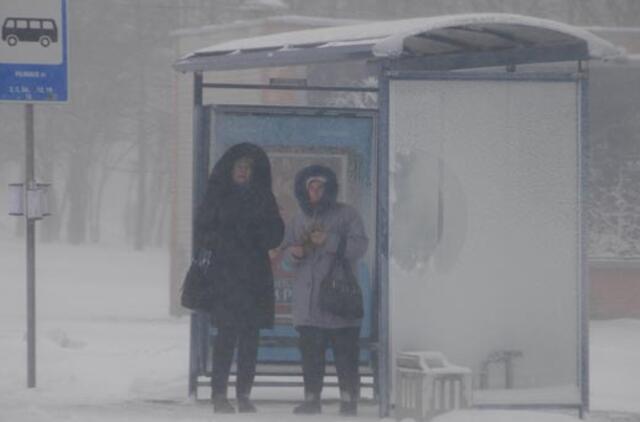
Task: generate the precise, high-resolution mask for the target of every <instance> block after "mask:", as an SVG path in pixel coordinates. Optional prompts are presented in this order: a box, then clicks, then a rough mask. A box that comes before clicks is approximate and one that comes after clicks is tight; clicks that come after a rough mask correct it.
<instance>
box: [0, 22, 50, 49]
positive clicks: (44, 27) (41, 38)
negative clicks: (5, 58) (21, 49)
mask: <svg viewBox="0 0 640 422" xmlns="http://www.w3.org/2000/svg"><path fill="white" fill-rule="evenodd" d="M2 41H5V42H6V43H7V44H9V45H10V46H11V47H14V46H15V45H16V44H18V41H20V42H25V41H26V42H39V43H40V45H41V46H43V47H48V46H49V44H51V43H53V42H58V27H57V25H56V21H54V20H53V19H44V18H7V19H5V20H4V23H3V24H2Z"/></svg>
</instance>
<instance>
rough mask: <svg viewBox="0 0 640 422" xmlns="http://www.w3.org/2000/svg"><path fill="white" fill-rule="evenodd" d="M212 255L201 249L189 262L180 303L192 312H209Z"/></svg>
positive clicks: (212, 287) (212, 297)
mask: <svg viewBox="0 0 640 422" xmlns="http://www.w3.org/2000/svg"><path fill="white" fill-rule="evenodd" d="M212 261H213V253H212V252H211V251H210V250H208V249H201V250H199V251H198V253H197V254H196V256H195V257H194V258H193V259H192V260H191V265H190V266H189V270H188V271H187V274H186V275H185V277H184V281H183V282H182V288H181V289H180V303H181V304H182V306H184V307H185V308H187V309H191V310H192V311H202V312H211V310H212V308H213V299H214V293H213V289H214V280H213V278H212V277H211V274H210V273H211V271H210V270H211V266H212V265H213V262H212Z"/></svg>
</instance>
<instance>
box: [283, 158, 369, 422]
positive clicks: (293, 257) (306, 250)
mask: <svg viewBox="0 0 640 422" xmlns="http://www.w3.org/2000/svg"><path fill="white" fill-rule="evenodd" d="M337 194H338V183H337V180H336V175H335V173H334V172H333V171H332V170H331V169H329V168H328V167H324V166H321V165H312V166H309V167H306V168H304V169H302V170H301V171H300V172H299V173H298V174H297V175H296V180H295V195H296V199H297V200H298V204H299V206H300V212H299V213H297V214H296V215H295V216H294V217H293V218H292V220H291V222H290V224H289V225H288V226H287V228H286V231H285V238H284V241H283V243H282V245H281V247H282V248H283V249H285V262H287V263H288V264H289V265H290V266H291V267H292V268H293V269H294V272H295V280H294V283H293V323H294V325H295V327H296V329H297V331H298V332H299V334H300V338H299V348H300V353H301V355H302V370H303V378H304V389H305V400H304V402H303V403H301V404H300V405H298V406H296V408H295V409H294V413H296V414H313V413H320V412H321V410H322V409H321V402H320V397H321V392H322V386H323V378H324V371H325V351H326V348H327V346H328V345H330V346H331V347H332V349H333V354H334V358H335V365H336V370H337V372H338V382H339V385H340V413H341V414H343V415H355V414H356V413H357V399H358V395H359V387H360V375H359V373H358V365H359V346H358V340H359V337H360V325H361V320H359V319H354V320H349V319H344V318H341V317H338V316H335V315H332V314H330V313H328V312H326V311H324V310H323V309H321V308H320V306H319V291H320V283H321V282H322V280H323V279H324V278H325V276H326V275H327V274H328V272H329V271H330V269H331V266H332V264H333V262H334V260H335V258H336V252H337V250H338V245H339V243H340V241H341V239H342V238H344V241H345V242H346V245H345V252H344V255H345V257H346V258H347V259H348V260H349V261H350V263H351V266H352V268H356V265H357V261H358V259H360V258H361V257H362V256H363V255H364V253H365V252H366V250H367V246H368V243H369V241H368V239H367V236H366V234H365V231H364V225H363V223H362V218H361V217H360V215H359V214H358V212H357V211H356V210H355V208H353V207H351V206H349V205H347V204H343V203H339V202H337V201H336V198H337Z"/></svg>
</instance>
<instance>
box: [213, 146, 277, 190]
mask: <svg viewBox="0 0 640 422" xmlns="http://www.w3.org/2000/svg"><path fill="white" fill-rule="evenodd" d="M242 157H249V158H251V159H253V167H252V174H251V179H250V181H249V184H250V185H251V187H252V188H254V189H257V190H260V191H269V192H270V191H271V164H270V162H269V157H267V154H266V153H265V152H264V150H263V149H262V148H260V147H259V146H257V145H254V144H251V143H249V142H243V143H240V144H236V145H233V146H232V147H231V148H229V149H228V150H227V151H225V153H224V154H223V155H222V157H220V159H219V160H218V162H217V163H216V165H215V166H214V168H213V170H212V171H211V175H210V177H209V183H213V184H214V185H216V187H217V188H218V189H220V190H222V191H224V192H228V191H229V190H230V189H231V188H232V187H233V181H232V179H231V172H232V170H233V164H234V163H235V162H236V161H237V160H239V159H240V158H242Z"/></svg>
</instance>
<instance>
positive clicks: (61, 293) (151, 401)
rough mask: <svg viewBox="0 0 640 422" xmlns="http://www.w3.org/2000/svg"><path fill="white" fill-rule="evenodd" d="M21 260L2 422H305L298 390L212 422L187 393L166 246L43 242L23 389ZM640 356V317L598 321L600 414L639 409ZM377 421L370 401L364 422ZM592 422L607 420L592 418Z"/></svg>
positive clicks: (443, 419) (462, 421)
mask: <svg viewBox="0 0 640 422" xmlns="http://www.w3.org/2000/svg"><path fill="white" fill-rule="evenodd" d="M24 255H25V252H24V244H23V241H22V240H8V239H6V238H5V239H4V240H0V268H2V276H1V278H0V282H1V284H0V285H1V286H2V290H1V294H0V422H5V421H6V422H22V421H28V422H31V421H33V422H36V421H37V422H40V421H43V422H44V421H47V422H49V421H52V422H58V421H83V422H86V421H91V422H93V421H95V422H103V421H154V422H163V421H167V422H168V421H172V422H173V421H210V420H215V421H250V420H257V419H258V420H261V421H267V422H269V421H273V422H275V421H294V420H300V419H301V418H299V417H295V416H294V415H292V414H291V407H292V404H291V401H292V400H296V399H297V398H298V397H299V396H300V392H299V391H297V389H291V388H289V389H283V390H282V391H273V389H271V390H267V389H259V388H258V389H256V391H255V392H254V396H255V398H256V400H257V404H258V407H259V409H260V413H258V414H256V415H229V416H223V417H219V416H217V415H216V416H215V417H214V415H213V414H212V412H211V408H210V406H209V405H208V404H207V403H205V402H197V403H196V402H192V401H190V400H189V399H188V398H187V397H186V391H187V376H186V374H187V362H188V318H179V319H176V318H171V317H169V316H167V309H168V280H167V273H168V271H167V270H168V254H167V252H166V251H160V250H155V251H145V252H134V251H131V250H128V249H127V248H126V247H113V246H112V247H106V246H81V247H74V246H68V245H47V244H39V245H38V249H37V262H38V266H37V292H38V294H37V296H38V299H37V301H38V316H37V324H38V325H37V333H38V341H37V384H38V387H37V388H36V389H27V388H26V341H25V331H26V328H25V327H26V322H25V314H26V311H25V258H24ZM639 357H640V321H638V320H618V321H598V322H593V323H592V324H591V380H592V383H591V392H592V397H591V401H592V409H593V410H596V411H613V412H636V413H640V358H639ZM274 397H277V398H279V399H280V400H278V401H274V400H273V398H274ZM266 399H270V400H266ZM336 413H337V405H335V404H328V405H326V406H325V412H324V414H323V415H321V416H313V417H309V418H304V419H309V420H321V421H334V420H336V421H337V420H344V419H342V418H339V417H338V416H336ZM376 415H377V411H376V408H375V407H374V406H373V405H364V406H362V411H361V415H360V416H359V417H358V418H357V419H358V420H363V421H364V420H371V421H373V420H378V418H377V416H376ZM625 417H627V416H625ZM387 420H388V421H391V419H387ZM576 420H577V419H576V417H575V415H569V414H560V413H556V412H533V411H521V412H520V411H518V412H515V411H475V410H474V411H458V412H453V413H449V414H445V415H441V416H440V417H438V418H436V421H437V422H471V421H473V422H485V421H486V422H506V421H509V422H534V421H535V422H538V421H540V422H569V421H576ZM591 420H594V421H604V420H608V419H607V417H606V416H605V415H604V414H603V413H599V412H594V415H592V417H591ZM620 420H627V421H629V420H635V419H620ZM638 420H640V418H639V419H638Z"/></svg>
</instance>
